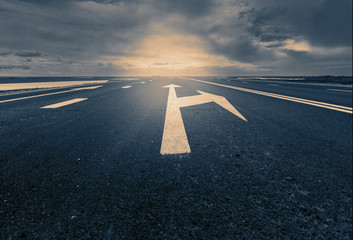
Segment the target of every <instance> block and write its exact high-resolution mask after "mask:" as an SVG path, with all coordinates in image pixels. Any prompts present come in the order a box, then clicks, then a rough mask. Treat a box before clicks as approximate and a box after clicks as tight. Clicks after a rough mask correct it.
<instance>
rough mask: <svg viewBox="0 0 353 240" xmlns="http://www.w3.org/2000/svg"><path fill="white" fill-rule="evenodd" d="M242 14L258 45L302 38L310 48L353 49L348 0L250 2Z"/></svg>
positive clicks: (349, 2) (265, 0) (272, 0)
mask: <svg viewBox="0 0 353 240" xmlns="http://www.w3.org/2000/svg"><path fill="white" fill-rule="evenodd" d="M248 5H249V9H247V10H244V11H243V12H242V13H241V15H240V16H241V17H242V18H247V19H248V20H249V23H250V26H249V27H248V30H249V31H250V32H251V33H252V34H254V35H255V36H256V37H258V38H259V39H260V41H264V42H266V41H282V40H286V39H287V38H291V37H295V36H303V37H304V38H306V39H308V40H309V42H310V43H311V44H313V45H319V46H329V47H332V46H351V45H352V1H351V0H317V1H307V0H297V1H276V0H262V1H249V2H248Z"/></svg>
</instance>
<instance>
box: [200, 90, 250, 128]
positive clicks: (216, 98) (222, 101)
mask: <svg viewBox="0 0 353 240" xmlns="http://www.w3.org/2000/svg"><path fill="white" fill-rule="evenodd" d="M198 92H199V93H201V95H204V96H207V97H209V98H211V99H212V100H213V101H214V102H215V103H217V104H218V105H219V106H221V107H223V108H224V109H226V110H228V111H229V112H231V113H233V114H234V115H236V116H238V117H239V118H241V119H242V120H244V121H245V122H247V121H248V120H246V118H245V117H244V116H243V115H241V113H240V112H238V110H237V109H235V107H233V105H232V104H230V102H228V100H227V99H226V98H225V97H222V96H219V95H215V94H211V93H207V92H202V91H198Z"/></svg>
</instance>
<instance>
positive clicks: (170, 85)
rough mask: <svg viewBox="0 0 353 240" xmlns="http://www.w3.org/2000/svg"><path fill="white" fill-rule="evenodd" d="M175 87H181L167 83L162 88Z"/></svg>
mask: <svg viewBox="0 0 353 240" xmlns="http://www.w3.org/2000/svg"><path fill="white" fill-rule="evenodd" d="M176 87H181V86H178V85H175V84H169V85H166V86H164V87H162V88H176Z"/></svg>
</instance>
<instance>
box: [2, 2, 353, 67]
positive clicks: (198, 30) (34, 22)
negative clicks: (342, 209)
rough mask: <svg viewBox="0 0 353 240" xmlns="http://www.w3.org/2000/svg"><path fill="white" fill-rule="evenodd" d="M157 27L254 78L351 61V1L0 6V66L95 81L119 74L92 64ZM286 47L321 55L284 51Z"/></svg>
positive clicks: (127, 52)
mask: <svg viewBox="0 0 353 240" xmlns="http://www.w3.org/2000/svg"><path fill="white" fill-rule="evenodd" d="M155 23H158V24H162V25H164V27H165V28H167V29H170V30H172V31H174V32H178V33H179V34H185V35H193V36H197V37H198V38H199V39H202V41H203V42H204V43H205V46H204V47H205V48H206V49H205V51H207V52H208V53H210V54H214V55H221V56H224V57H226V58H227V59H229V60H234V61H238V62H241V63H250V64H254V66H257V67H258V69H259V71H262V70H261V69H273V71H275V69H280V71H281V74H283V70H284V71H287V72H288V73H289V71H290V69H291V67H290V66H291V65H293V64H294V65H295V66H298V69H301V70H303V71H304V70H305V71H307V72H310V70H312V69H314V68H316V67H318V66H319V67H324V66H331V65H332V64H333V65H335V66H337V67H338V68H339V67H340V66H347V65H350V64H351V62H352V60H351V56H352V55H351V52H350V51H351V47H352V2H351V0H316V1H307V0H296V1H282V0H251V1H247V0H222V1H217V0H193V1H191V0H179V1H177V0H145V1H142V0H130V1H128V0H91V1H90V0H51V1H48V0H2V1H0V33H1V37H0V49H2V50H1V51H0V57H1V58H0V61H5V57H6V61H7V62H6V64H3V65H2V66H16V63H19V62H20V61H23V58H32V57H33V59H32V62H30V63H29V64H32V65H31V69H37V70H36V72H35V73H36V74H38V73H40V71H43V74H45V71H50V72H53V73H56V74H60V71H63V72H64V73H66V72H70V71H71V73H77V72H78V71H79V70H82V69H90V72H91V73H92V74H93V73H94V67H96V68H97V74H101V73H102V72H103V69H104V70H107V71H108V70H109V72H113V68H114V67H115V68H116V69H118V72H120V71H122V68H120V67H117V66H115V65H112V66H107V65H106V64H104V68H103V66H100V65H99V64H97V63H98V62H108V61H111V60H110V59H109V57H117V56H131V55H133V53H134V50H135V49H136V48H137V47H138V44H139V43H140V42H141V41H142V40H143V39H144V38H145V37H146V36H148V35H149V34H151V25H153V24H155ZM153 34H158V33H155V32H153ZM289 40H290V41H304V42H307V43H308V44H309V45H310V46H313V47H318V48H319V49H316V50H315V51H313V52H305V51H304V52H303V51H300V50H295V49H287V48H286V44H287V41H289ZM23 49H25V51H23ZM349 50H350V51H349ZM1 59H2V60H1ZM330 59H334V60H333V61H331V60H330ZM8 61H10V62H8ZM46 63H48V66H46V65H45V64H46ZM52 63H54V64H52ZM0 64H1V62H0ZM36 64H41V65H36ZM50 64H51V65H50ZM329 64H330V65H329ZM36 66H37V67H36ZM56 66H57V70H55V67H56ZM213 67H214V68H215V69H216V68H217V69H216V70H217V71H216V72H217V73H219V72H221V71H222V69H225V70H226V71H225V73H228V72H231V71H230V69H229V67H227V68H222V67H215V66H213ZM2 69H5V68H4V67H3V68H2ZM8 69H10V68H8ZM13 69H14V71H15V68H13ZM243 70H244V69H243ZM243 70H242V71H243ZM244 71H245V70H244ZM345 71H346V73H350V74H351V71H352V70H351V68H350V69H348V70H347V69H346V70H345ZM251 73H252V74H253V73H254V72H251ZM82 74H84V73H82Z"/></svg>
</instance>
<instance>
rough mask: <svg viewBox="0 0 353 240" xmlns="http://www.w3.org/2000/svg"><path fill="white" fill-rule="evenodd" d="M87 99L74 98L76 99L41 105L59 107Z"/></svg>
mask: <svg viewBox="0 0 353 240" xmlns="http://www.w3.org/2000/svg"><path fill="white" fill-rule="evenodd" d="M85 100H87V98H74V99H71V100H67V101H64V102H59V103H55V104H51V105H48V106H44V107H41V108H59V107H63V106H67V105H70V104H73V103H77V102H82V101H85Z"/></svg>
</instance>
